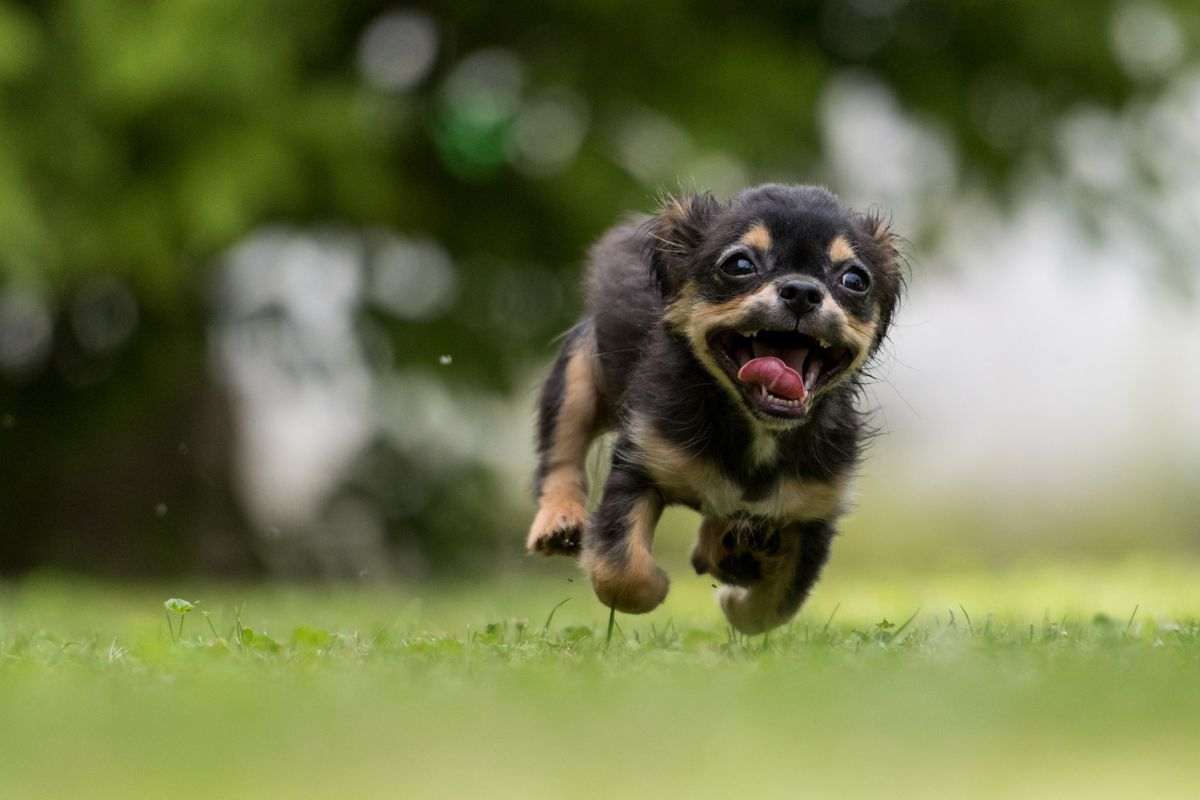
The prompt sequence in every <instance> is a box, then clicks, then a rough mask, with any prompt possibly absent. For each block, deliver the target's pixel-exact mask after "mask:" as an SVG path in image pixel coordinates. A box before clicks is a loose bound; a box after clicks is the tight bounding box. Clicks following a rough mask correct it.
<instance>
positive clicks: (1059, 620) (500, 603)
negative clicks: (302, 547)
mask: <svg viewBox="0 0 1200 800" xmlns="http://www.w3.org/2000/svg"><path fill="white" fill-rule="evenodd" d="M668 566H676V565H671V564H668ZM569 579H570V580H569ZM710 591H711V590H710V589H709V588H708V584H707V583H706V582H705V581H703V580H702V579H698V578H693V577H691V576H684V575H683V574H682V572H681V571H679V570H677V577H676V585H675V587H674V589H673V591H672V594H671V597H670V598H669V600H668V603H667V604H666V605H665V606H664V608H663V609H661V610H660V611H658V612H656V613H655V614H652V615H649V616H647V617H641V618H634V617H629V616H624V615H618V616H617V617H616V619H615V624H614V625H613V626H612V629H611V641H606V639H607V634H608V633H609V615H608V613H607V610H606V609H604V608H602V607H600V606H599V605H598V604H597V603H596V602H595V601H594V600H593V599H592V598H591V593H590V589H589V588H588V587H587V586H586V585H585V582H584V581H582V580H579V579H578V578H577V577H574V573H573V572H571V571H570V570H569V569H568V568H566V567H565V566H564V565H543V564H535V565H531V566H530V567H529V568H528V569H527V570H526V572H525V573H523V574H520V575H510V576H506V577H501V578H496V579H492V580H489V581H486V582H477V583H474V584H457V585H439V586H416V587H399V588H382V587H377V586H364V587H341V588H324V589H314V588H308V589H305V588H300V587H288V586H265V587H263V586H260V587H238V586H228V585H224V586H222V585H211V584H207V585H206V584H186V583H185V584H182V585H172V586H166V587H157V586H134V587H127V586H126V587H122V586H117V585H114V584H104V583H93V582H84V581H79V580H74V579H67V578H62V577H52V576H41V577H36V578H34V579H30V580H26V581H23V582H21V583H17V584H10V585H7V586H4V585H0V797H3V798H23V797H89V798H91V797H99V798H105V797H114V798H115V797H121V798H128V797H152V796H154V797H157V796H162V797H172V798H192V797H196V798H199V797H222V798H262V797H289V798H291V797H300V798H303V797H356V798H357V797H406V798H407V797H458V796H487V797H538V796H546V797H604V796H610V797H611V796H614V795H617V794H619V795H620V796H622V797H652V796H680V797H729V796H733V795H735V794H736V795H743V796H747V797H797V796H814V797H839V798H842V797H880V796H886V797H895V796H905V797H911V796H937V797H1021V798H1030V797H1047V798H1049V797H1055V798H1060V797H1073V796H1076V797H1089V798H1104V797H1127V796H1143V797H1145V796H1153V797H1157V798H1162V797H1194V796H1195V795H1196V791H1197V787H1200V762H1198V760H1197V759H1196V758H1195V753H1196V751H1197V748H1198V747H1200V622H1198V621H1197V620H1198V618H1200V613H1198V610H1200V563H1196V562H1191V561H1187V560H1180V559H1175V560H1156V561H1127V562H1121V563H1090V564H1064V563H1058V564H1050V565H1040V566H1037V567H1027V568H1020V567H1016V566H1014V567H1008V568H1006V569H1004V570H988V569H982V568H965V567H964V568H959V569H955V570H950V571H935V572H932V573H931V572H928V571H926V572H885V571H882V570H880V571H877V572H876V573H875V574H865V573H863V572H861V571H858V570H854V569H851V568H842V569H839V567H838V563H837V562H836V560H835V562H834V564H833V566H832V569H831V571H830V574H829V575H828V576H827V578H826V580H825V581H823V582H822V583H821V584H820V586H819V588H818V591H817V593H816V595H815V596H814V598H813V599H812V601H811V603H810V605H809V606H808V607H806V609H805V611H804V612H803V613H802V614H801V616H800V617H799V618H798V619H797V621H796V622H795V623H794V624H793V625H792V626H790V627H788V628H786V629H781V630H779V631H776V632H774V633H772V634H771V635H770V637H767V638H764V637H761V636H760V637H755V638H745V637H739V636H735V635H733V634H732V633H731V632H730V631H729V629H728V628H727V627H725V626H724V625H723V624H721V622H720V619H719V616H718V614H717V612H716V611H715V609H714V608H713V605H712V600H711V597H710V596H709V595H710ZM172 598H176V599H181V600H187V601H189V602H190V603H193V604H195V605H193V606H191V608H190V610H187V606H186V605H184V604H180V603H171V604H169V605H170V606H171V607H170V608H167V607H164V602H165V601H168V600H170V599H172ZM206 612H207V616H206ZM180 626H182V630H180Z"/></svg>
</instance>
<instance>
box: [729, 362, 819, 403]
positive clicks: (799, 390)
mask: <svg viewBox="0 0 1200 800" xmlns="http://www.w3.org/2000/svg"><path fill="white" fill-rule="evenodd" d="M737 377H738V380H739V381H741V382H742V383H750V384H755V385H759V386H765V387H767V391H768V392H770V393H771V394H773V395H775V396H776V397H783V398H786V399H788V400H803V399H804V395H805V389H804V381H803V379H801V377H800V374H799V373H798V372H796V370H794V369H792V368H791V367H789V366H788V365H787V364H785V363H783V359H780V358H776V357H775V356H760V357H759V358H752V359H750V360H749V361H747V362H746V363H745V364H743V365H742V368H741V369H739V370H738V374H737Z"/></svg>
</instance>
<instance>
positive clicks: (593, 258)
mask: <svg viewBox="0 0 1200 800" xmlns="http://www.w3.org/2000/svg"><path fill="white" fill-rule="evenodd" d="M899 261H900V258H899V254H898V251H897V246H896V238H895V237H894V235H893V234H892V233H891V231H890V230H889V227H888V225H887V224H886V223H885V222H884V221H883V220H882V219H881V218H880V217H878V216H874V215H866V214H860V213H857V212H854V211H851V210H849V209H846V208H844V207H843V206H842V205H841V203H840V202H839V201H838V199H837V198H836V197H835V196H834V195H832V194H831V193H829V192H828V191H826V190H825V189H821V188H817V187H811V186H783V185H764V186H758V187H755V188H752V189H747V190H746V191H744V192H742V193H741V194H739V195H737V196H736V197H734V198H733V199H732V200H730V201H729V202H720V201H718V200H717V199H715V198H714V197H712V196H711V195H708V194H699V195H693V196H686V197H680V198H668V199H667V201H666V202H665V203H664V204H663V206H662V208H661V209H660V210H659V212H658V214H657V215H655V216H653V217H640V218H633V219H631V220H630V221H628V222H627V223H626V224H624V225H620V226H618V227H616V228H614V229H612V230H610V231H609V232H608V233H607V234H606V235H605V236H604V237H603V238H601V239H600V241H599V242H598V243H597V244H596V245H594V246H593V248H592V250H591V253H590V259H589V266H588V270H587V278H586V285H585V293H586V313H585V315H584V317H583V319H581V320H580V321H579V323H578V324H576V325H575V327H573V328H572V329H571V330H570V331H568V333H567V334H566V336H565V337H564V341H563V345H562V350H561V352H560V353H559V355H558V358H557V360H556V361H555V363H554V366H553V368H552V369H551V372H550V375H549V377H548V378H547V380H546V382H545V385H544V386H543V388H542V392H541V402H540V409H539V419H538V430H537V453H538V467H537V474H536V479H535V484H536V494H537V502H538V511H537V516H536V517H535V519H534V521H533V525H532V527H531V529H530V531H529V536H528V540H527V542H526V547H527V549H528V550H529V551H530V552H538V553H544V554H555V553H560V554H567V555H580V556H581V561H582V564H583V567H584V569H585V570H586V571H587V572H588V574H589V575H590V577H591V581H592V586H593V588H594V589H595V591H596V595H597V596H598V597H599V599H600V601H601V602H603V603H604V604H605V605H607V606H610V607H611V608H614V609H616V610H618V611H624V612H627V613H634V614H638V613H645V612H647V611H650V610H652V609H653V608H655V607H656V606H658V605H659V604H660V603H661V602H662V601H663V599H664V598H665V597H666V595H667V589H668V584H669V582H668V579H667V576H666V574H665V573H664V572H663V571H662V570H661V569H660V568H659V567H658V565H657V564H656V563H655V561H654V556H653V555H652V546H653V541H654V528H655V525H656V524H657V522H658V519H659V516H660V514H661V513H662V510H663V508H664V506H665V505H667V504H671V503H681V504H684V505H687V506H690V507H691V508H694V509H696V510H698V511H699V512H701V514H702V515H703V522H702V524H701V527H700V534H699V537H698V541H697V544H696V548H695V551H694V552H693V555H692V564H693V566H694V567H695V569H696V572H697V573H700V574H704V573H709V574H711V575H712V576H713V577H715V578H717V579H718V580H719V581H721V582H722V584H724V585H723V586H722V587H721V589H720V591H719V593H718V597H719V601H720V605H721V608H722V610H723V611H724V613H725V616H726V617H727V618H728V620H729V622H730V623H731V624H732V625H733V626H734V627H735V628H736V629H737V630H739V631H742V632H745V633H757V632H762V631H766V630H769V629H770V628H772V627H775V626H777V625H780V624H782V623H784V622H786V621H787V620H788V619H790V618H791V617H792V616H793V615H794V614H795V613H796V610H797V609H798V608H799V607H800V604H801V603H802V602H803V601H804V598H805V597H806V595H807V594H808V591H809V589H810V588H811V587H812V585H813V583H814V582H815V581H816V580H817V578H818V577H819V575H820V572H821V568H822V567H823V566H824V564H825V561H826V559H827V558H828V555H829V547H830V541H831V539H832V538H833V536H834V525H835V523H836V522H837V519H838V518H839V516H841V515H842V514H843V513H844V511H845V508H846V495H847V491H848V483H849V481H850V478H851V476H852V474H853V472H854V470H855V467H856V464H857V462H858V459H859V453H860V443H861V440H862V438H863V435H864V421H863V417H862V414H861V412H860V411H859V409H858V407H857V404H856V400H857V399H858V395H859V390H860V377H861V375H862V369H863V367H864V365H866V364H867V363H868V362H869V360H870V359H871V357H872V356H873V355H874V354H875V353H876V351H877V350H878V349H879V346H880V344H881V343H882V342H883V340H884V337H885V336H886V335H887V331H888V326H889V324H890V323H891V320H892V315H893V312H894V311H895V309H896V305H897V302H898V300H899V296H900V292H901V288H902V275H901V270H900V263H899ZM613 429H615V431H616V442H615V445H614V449H613V455H612V465H611V469H610V470H609V473H608V477H607V481H606V483H605V486H604V492H603V496H602V498H601V500H600V503H599V506H598V507H597V508H596V510H595V511H594V512H593V513H592V514H591V516H590V518H589V516H588V514H587V511H586V509H585V503H586V498H587V485H586V477H585V473H584V458H585V455H586V453H587V450H588V445H589V444H590V442H591V441H592V439H593V438H595V437H596V436H597V435H599V434H600V433H602V432H605V431H607V430H613Z"/></svg>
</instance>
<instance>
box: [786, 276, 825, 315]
mask: <svg viewBox="0 0 1200 800" xmlns="http://www.w3.org/2000/svg"><path fill="white" fill-rule="evenodd" d="M779 299H780V300H782V301H783V302H784V305H786V306H787V307H788V308H790V309H791V310H792V311H794V312H796V314H798V315H801V316H803V315H804V314H807V313H808V312H810V311H812V310H813V309H815V308H817V307H818V306H819V305H821V301H822V300H824V299H825V290H824V289H823V288H821V284H819V283H817V282H816V281H813V280H804V279H797V278H793V279H792V280H789V281H785V282H784V283H781V284H780V285H779Z"/></svg>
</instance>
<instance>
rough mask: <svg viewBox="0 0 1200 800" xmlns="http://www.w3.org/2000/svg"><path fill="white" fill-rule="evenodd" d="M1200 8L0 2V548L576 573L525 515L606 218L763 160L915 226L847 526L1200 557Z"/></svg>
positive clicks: (61, 558)
mask: <svg viewBox="0 0 1200 800" xmlns="http://www.w3.org/2000/svg"><path fill="white" fill-rule="evenodd" d="M1198 39H1200V7H1198V6H1197V5H1196V4H1195V3H1194V2H1193V1H1192V0H1120V1H1118V2H1095V3H1088V4H1084V5H1077V4H1070V5H1069V6H1068V5H1067V4H1059V3H1048V2H1044V0H1005V2H990V3H989V2H978V3H959V2H951V0H810V1H807V2H800V1H798V2H786V3H774V4H764V5H762V6H760V7H758V8H756V10H754V11H751V10H749V9H748V8H747V7H746V5H745V4H742V3H731V2H688V3H683V2H670V1H668V2H654V3H623V2H617V1H616V0H572V1H571V2H558V1H554V0H552V1H551V2H538V3H531V2H521V1H520V0H515V1H514V2H508V3H503V4H500V3H492V4H487V3H473V2H445V3H438V4H407V3H399V4H393V3H386V2H326V1H325V0H321V1H320V2H316V1H315V0H289V1H288V2H281V1H280V0H255V1H254V2H245V0H237V1H236V2H235V0H169V1H168V0H162V1H161V2H155V3H146V2H143V1H142V0H44V1H42V2H37V1H36V0H34V1H33V2H30V1H28V0H27V1H26V2H20V3H17V2H11V1H10V2H0V574H21V573H25V572H28V571H30V570H34V569H39V570H44V569H56V570H59V569H60V570H67V571H72V572H90V573H96V574H119V575H132V576H147V577H150V576H172V575H179V574H204V575H212V576H247V577H262V576H279V577H288V578H344V579H351V580H363V581H376V580H409V579H416V578H420V577H424V576H436V575H460V576H461V575H472V574H483V573H485V572H488V571H495V570H512V569H525V570H534V571H537V570H546V569H559V570H562V569H564V568H566V565H565V564H557V565H553V566H547V565H544V564H541V563H532V564H531V563H530V562H528V561H526V560H524V559H523V556H522V554H521V547H522V543H523V539H524V533H525V529H526V526H527V524H528V521H529V519H530V517H531V515H532V511H533V504H532V499H531V497H530V474H531V470H532V459H531V453H530V451H531V438H532V437H531V427H532V426H531V423H532V408H533V392H534V391H535V386H536V381H537V379H538V377H539V375H540V374H541V373H542V372H543V371H544V369H545V367H546V365H547V364H548V362H549V359H550V358H551V357H552V355H553V351H554V344H553V339H554V337H555V336H556V335H557V334H559V333H560V332H561V331H563V330H564V329H565V328H566V327H568V326H569V324H570V323H571V321H572V320H573V319H574V317H575V316H576V314H577V313H578V310H579V296H578V293H577V291H576V285H577V282H578V278H579V273H580V266H581V259H582V254H583V252H584V249H585V247H586V246H587V244H588V242H589V241H590V240H592V239H593V238H594V237H596V236H597V235H598V234H599V233H600V232H601V231H602V230H603V229H604V228H606V227H607V226H609V225H610V224H612V223H613V222H614V221H615V220H616V219H617V218H618V216H619V215H621V214H622V213H624V212H626V211H629V210H643V211H646V210H650V209H652V208H653V206H654V203H655V198H656V197H657V196H658V194H659V193H660V191H662V190H664V189H667V190H677V189H679V188H683V189H688V188H700V189H711V190H712V191H714V192H716V193H718V194H720V195H728V194H730V193H733V192H735V191H737V190H738V189H740V188H743V187H745V186H746V185H749V184H753V183H756V182H761V181H787V182H804V183H822V184H825V185H828V186H829V187H831V188H832V189H833V190H835V191H836V192H838V193H839V194H841V196H842V197H843V199H845V200H846V201H847V202H849V203H851V204H855V205H858V206H860V207H880V208H883V209H886V210H888V211H890V212H891V213H892V214H893V216H894V221H895V226H896V228H897V229H898V230H899V231H900V232H901V233H903V234H904V235H905V236H906V237H907V240H908V245H907V250H908V255H909V257H910V261H911V264H912V275H911V280H910V293H909V296H908V298H907V301H906V303H905V305H904V308H903V309H902V312H901V315H900V317H899V322H898V324H897V325H896V327H895V328H894V334H893V337H892V341H891V344H890V346H889V347H888V348H887V350H886V352H885V353H884V354H883V357H882V363H881V365H880V368H879V370H878V380H877V381H876V382H874V383H873V384H872V385H871V386H870V388H869V391H868V399H869V401H870V402H871V403H872V404H873V405H874V406H876V407H877V408H878V409H879V410H878V417H877V420H878V422H879V423H880V425H881V426H882V428H883V429H884V431H885V435H884V436H882V437H881V438H879V439H878V440H877V441H876V443H875V444H874V446H873V449H872V452H871V455H870V459H869V460H868V462H867V463H866V465H865V466H864V469H863V474H862V478H861V480H860V483H859V501H858V511H857V513H856V514H855V516H854V517H852V518H851V519H850V520H848V522H847V524H846V526H845V533H846V535H845V536H844V537H843V539H842V541H841V542H840V543H839V546H840V548H841V554H840V555H839V558H840V559H843V560H844V563H847V564H854V563H858V562H872V563H875V564H880V563H889V564H890V563H895V562H898V561H911V562H913V563H917V564H925V563H929V562H930V561H933V560H944V561H951V562H955V563H959V562H963V561H973V562H981V563H993V562H995V563H999V562H1003V561H1008V560H1013V559H1021V558H1041V557H1055V558H1076V557H1087V558H1098V557H1113V558H1120V557H1125V556H1129V555H1131V554H1139V553H1145V552H1152V553H1156V554H1168V555H1176V554H1177V555H1179V556H1180V557H1186V556H1192V557H1195V556H1197V555H1200V500H1197V497H1198V493H1200V307H1198V306H1197V289H1198V282H1200V281H1198V278H1200V260H1198V259H1200V257H1198V256H1197V255H1196V248H1195V235H1196V231H1197V230H1198V229H1200V63H1197V59H1196V53H1197V41H1198ZM695 521H696V520H695V517H694V516H692V515H690V514H689V513H685V512H674V513H672V514H670V515H669V516H668V518H667V521H666V523H665V531H664V533H663V534H662V537H663V539H664V540H665V541H664V545H665V546H666V547H667V548H676V549H683V548H685V547H686V546H687V543H688V542H687V540H688V538H689V536H690V534H691V532H692V531H693V530H694V526H695ZM683 564H684V562H683V561H679V562H678V563H674V562H673V563H669V564H668V567H669V568H670V569H671V570H672V571H678V570H679V569H681V568H682V567H683Z"/></svg>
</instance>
